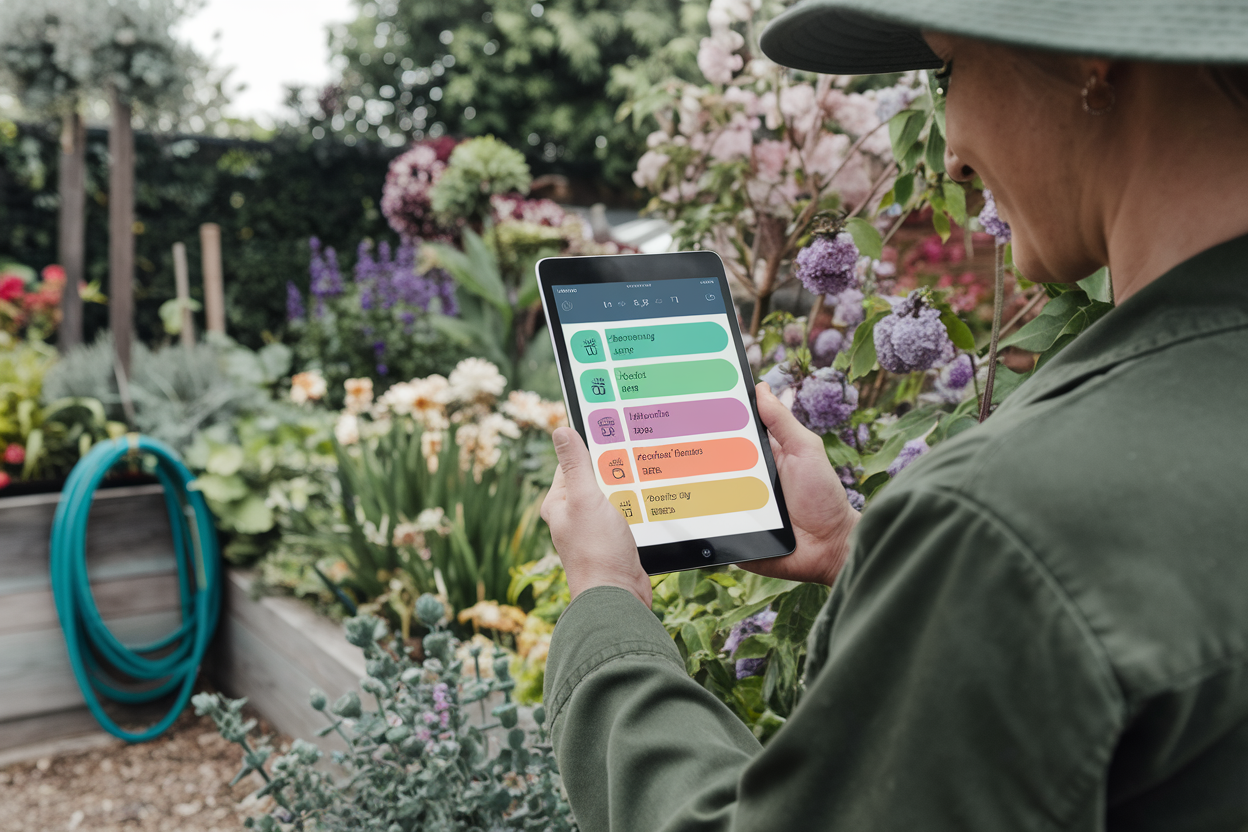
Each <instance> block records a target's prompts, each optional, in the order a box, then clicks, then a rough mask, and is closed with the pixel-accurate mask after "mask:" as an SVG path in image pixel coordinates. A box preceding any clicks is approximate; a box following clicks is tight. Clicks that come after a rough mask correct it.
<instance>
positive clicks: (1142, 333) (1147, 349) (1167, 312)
mask: <svg viewBox="0 0 1248 832" xmlns="http://www.w3.org/2000/svg"><path fill="white" fill-rule="evenodd" d="M1243 327H1248V234H1246V235H1244V236H1242V237H1236V238H1235V239H1233V240H1228V241H1227V242H1225V243H1220V244H1218V245H1216V246H1214V247H1213V248H1210V249H1207V250H1205V251H1203V252H1201V253H1200V254H1198V255H1196V256H1195V257H1192V258H1191V259H1189V260H1186V261H1184V262H1182V263H1180V264H1179V265H1177V266H1175V267H1174V268H1173V269H1171V270H1170V271H1168V272H1166V273H1165V274H1163V275H1162V276H1161V277H1159V278H1157V279H1156V280H1154V281H1153V282H1152V283H1150V284H1148V285H1147V286H1145V287H1144V288H1143V289H1141V290H1140V291H1139V292H1137V293H1136V294H1134V295H1132V296H1131V297H1130V298H1128V299H1127V300H1126V301H1124V302H1123V303H1122V305H1121V306H1118V307H1117V308H1115V309H1114V310H1112V311H1111V312H1109V314H1107V315H1105V316H1104V317H1103V318H1101V319H1100V320H1099V321H1097V322H1096V323H1095V324H1093V325H1092V326H1090V327H1088V329H1087V330H1085V331H1084V332H1083V333H1082V334H1080V335H1079V337H1078V338H1076V339H1075V340H1074V341H1072V342H1071V343H1070V345H1069V346H1067V347H1066V349H1064V350H1062V351H1061V352H1060V353H1058V354H1057V355H1056V356H1055V357H1054V358H1053V359H1052V360H1050V361H1049V362H1048V363H1046V364H1045V365H1044V366H1043V367H1041V368H1040V369H1039V370H1038V371H1036V374H1035V375H1034V376H1032V377H1031V378H1030V379H1028V380H1027V381H1026V383H1024V384H1023V385H1022V386H1021V387H1019V389H1018V390H1017V391H1015V393H1014V395H1013V396H1011V397H1010V398H1009V399H1007V400H1006V402H1005V403H1004V404H1003V405H1002V409H1004V408H1006V407H1009V408H1011V409H1012V408H1015V407H1020V406H1022V405H1026V404H1032V403H1034V402H1038V401H1041V400H1042V399H1045V398H1050V397H1052V396H1055V395H1060V394H1061V393H1063V392H1065V391H1066V390H1070V389H1072V388H1074V387H1076V386H1078V385H1079V384H1080V383H1082V382H1083V381H1084V380H1086V379H1087V378H1089V377H1091V376H1094V375H1098V374H1101V373H1105V372H1107V371H1109V370H1110V369H1111V368H1112V367H1114V366H1116V365H1118V364H1121V363H1123V362H1124V361H1130V360H1131V359H1134V358H1139V357H1141V356H1144V355H1147V354H1149V353H1152V352H1157V351H1158V350H1163V349H1166V348H1167V347H1170V346H1173V345H1175V344H1179V343H1182V342H1184V341H1189V340H1192V339H1195V338H1201V337H1205V336H1209V335H1212V334H1215V333H1218V332H1224V331H1226V330H1230V329H1238V328H1243Z"/></svg>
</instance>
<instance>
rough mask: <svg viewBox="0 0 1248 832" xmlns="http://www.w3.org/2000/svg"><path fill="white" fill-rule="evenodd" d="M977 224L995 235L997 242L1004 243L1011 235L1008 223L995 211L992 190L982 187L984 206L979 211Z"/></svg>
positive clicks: (995, 202)
mask: <svg viewBox="0 0 1248 832" xmlns="http://www.w3.org/2000/svg"><path fill="white" fill-rule="evenodd" d="M979 224H980V225H982V226H983V227H984V230H985V231H987V232H988V233H989V234H991V235H992V236H993V237H996V239H997V243H998V244H1000V245H1005V244H1006V243H1008V242H1009V241H1010V239H1011V237H1012V236H1013V234H1012V232H1011V231H1010V224H1009V223H1008V222H1006V221H1005V220H1003V219H1001V215H1000V214H998V213H997V200H996V199H995V198H994V197H993V195H992V191H990V190H988V189H987V188H984V208H983V210H982V211H980V212H979Z"/></svg>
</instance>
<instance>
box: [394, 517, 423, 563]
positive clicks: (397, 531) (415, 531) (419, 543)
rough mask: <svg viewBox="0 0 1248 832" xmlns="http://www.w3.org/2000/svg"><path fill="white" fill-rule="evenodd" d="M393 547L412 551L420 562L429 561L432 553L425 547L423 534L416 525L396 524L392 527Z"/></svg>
mask: <svg viewBox="0 0 1248 832" xmlns="http://www.w3.org/2000/svg"><path fill="white" fill-rule="evenodd" d="M391 542H393V543H394V545H395V546H398V547H407V548H409V549H414V550H415V551H416V554H418V555H420V559H421V560H429V558H431V557H432V556H433V552H431V551H430V549H429V547H428V546H426V545H425V533H424V530H423V529H421V528H420V525H419V524H418V523H398V524H396V525H395V527H394V538H393V540H392V541H391Z"/></svg>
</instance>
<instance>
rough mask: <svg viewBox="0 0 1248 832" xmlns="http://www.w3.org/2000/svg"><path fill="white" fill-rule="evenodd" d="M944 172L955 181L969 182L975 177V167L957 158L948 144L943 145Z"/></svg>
mask: <svg viewBox="0 0 1248 832" xmlns="http://www.w3.org/2000/svg"><path fill="white" fill-rule="evenodd" d="M945 172H946V173H948V174H949V178H950V179H952V180H954V181H955V182H970V181H971V180H972V179H974V178H975V169H974V168H973V167H971V166H970V165H968V164H967V163H966V162H963V161H962V160H961V159H959V158H958V154H956V153H954V152H953V150H952V149H950V147H949V146H948V145H945Z"/></svg>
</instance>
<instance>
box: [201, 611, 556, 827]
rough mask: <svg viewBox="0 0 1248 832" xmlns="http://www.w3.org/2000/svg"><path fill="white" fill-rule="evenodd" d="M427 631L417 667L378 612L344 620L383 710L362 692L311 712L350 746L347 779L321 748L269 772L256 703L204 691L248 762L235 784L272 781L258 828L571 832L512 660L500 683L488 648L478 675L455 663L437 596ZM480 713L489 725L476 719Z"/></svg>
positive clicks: (425, 616)
mask: <svg viewBox="0 0 1248 832" xmlns="http://www.w3.org/2000/svg"><path fill="white" fill-rule="evenodd" d="M416 611H417V614H418V615H419V617H420V621H421V623H422V624H423V625H424V626H426V627H428V628H429V629H430V632H429V634H428V635H426V636H425V637H424V640H423V642H422V646H423V648H424V655H425V659H424V661H423V662H417V661H415V660H414V658H413V656H412V653H411V651H410V650H408V649H407V648H406V647H405V646H404V645H403V643H401V642H399V641H397V640H394V639H391V640H389V642H388V643H384V642H385V628H384V625H383V624H382V622H381V621H379V620H378V619H375V618H372V617H370V616H360V617H357V618H352V619H350V620H348V621H347V622H346V633H347V640H348V641H349V642H351V643H352V644H354V645H355V646H357V647H359V648H361V649H362V650H363V651H364V657H365V659H366V660H367V662H368V664H367V667H368V673H369V675H368V676H366V677H365V678H364V679H362V680H360V687H361V689H362V690H363V691H364V692H365V693H366V694H368V695H369V696H371V697H372V698H373V700H374V701H375V702H376V703H377V708H376V710H372V709H365V707H364V703H362V702H361V700H360V697H359V696H358V695H357V694H356V693H355V692H354V691H352V692H349V693H347V694H346V695H344V696H343V697H342V698H340V699H338V700H337V701H336V702H334V703H333V704H332V705H331V704H329V702H328V701H327V699H326V696H325V694H324V693H321V692H320V691H316V690H314V691H312V695H311V705H312V707H313V708H315V709H316V710H318V711H321V712H322V713H324V714H325V716H326V718H327V719H328V722H329V724H328V725H327V726H326V728H325V729H323V730H322V731H321V732H320V735H322V736H324V735H326V734H328V733H331V732H333V733H336V734H338V736H340V737H341V738H342V739H343V741H344V742H346V744H347V751H346V752H335V753H334V754H333V760H334V762H336V763H338V764H339V765H341V766H342V767H343V768H345V769H346V770H347V773H348V774H349V775H350V779H349V780H348V781H347V782H346V783H339V782H337V781H335V780H334V778H333V777H332V776H331V775H330V774H328V773H326V772H324V771H321V770H319V769H317V768H315V767H314V766H315V764H316V763H317V761H318V760H319V759H320V758H321V756H322V754H321V751H320V750H319V749H318V748H317V747H316V746H315V745H313V744H312V743H310V742H306V741H304V740H296V741H295V743H294V744H293V745H292V747H291V749H290V751H289V752H288V753H287V754H284V755H282V756H280V757H278V758H277V759H275V760H273V762H272V764H271V765H269V766H268V768H267V769H266V767H265V764H266V762H267V761H268V759H269V757H270V756H271V755H272V753H273V749H272V748H271V747H270V746H269V744H268V743H267V741H265V740H260V741H259V742H256V743H255V744H253V741H252V739H251V732H252V730H253V728H254V727H255V722H254V721H247V722H244V721H243V719H242V716H241V709H242V705H243V704H244V702H245V701H246V700H233V701H231V700H225V699H222V698H221V697H220V696H218V695H217V694H210V693H201V694H199V695H197V696H196V697H195V698H194V700H193V702H194V704H195V712H196V713H197V714H201V715H202V714H208V715H210V716H211V717H212V719H213V721H214V722H215V723H216V725H217V728H218V730H219V731H220V732H221V735H222V736H223V737H225V738H226V739H227V740H229V741H231V742H235V743H238V744H239V745H240V746H242V748H243V752H244V754H243V766H242V768H241V769H240V771H239V773H238V775H237V776H236V777H235V778H234V782H237V781H238V780H240V779H242V778H243V777H245V776H247V775H248V774H250V773H252V772H257V773H258V774H259V775H260V776H261V777H262V778H263V779H264V781H265V785H264V787H263V788H261V789H260V791H259V792H258V794H259V795H261V796H265V795H268V796H271V797H272V798H273V800H274V802H275V803H276V804H277V806H278V809H277V810H275V811H274V812H273V813H271V814H269V815H264V816H261V817H260V818H258V819H253V820H249V821H248V822H247V825H248V826H249V827H250V828H255V829H260V830H266V832H267V830H274V829H303V828H305V827H306V828H316V829H321V830H326V832H334V831H336V830H358V829H378V830H386V832H414V830H422V832H424V831H425V830H428V832H439V831H440V830H441V831H444V832H452V830H460V829H500V830H501V829H531V830H538V829H541V830H549V832H564V831H565V830H573V829H575V828H576V825H575V821H574V820H573V818H572V812H571V808H570V807H569V806H568V804H567V801H566V800H565V799H564V797H563V794H562V789H561V782H560V778H559V772H558V768H557V766H556V763H555V758H554V754H553V753H552V752H551V748H550V745H549V744H548V742H547V735H546V731H545V729H544V728H543V727H542V723H543V722H544V721H545V713H544V712H543V709H542V708H540V707H539V708H537V709H535V711H534V714H533V717H534V719H535V720H536V721H537V724H538V727H537V730H536V731H526V730H524V729H523V728H521V727H519V721H520V714H519V711H518V709H517V706H516V703H515V702H513V701H512V698H511V690H512V688H513V687H514V685H515V683H514V682H513V681H512V679H511V676H510V671H509V669H508V658H507V657H506V656H505V655H503V654H501V653H499V652H496V653H495V654H494V656H493V657H487V661H491V660H492V664H493V667H492V671H493V673H492V675H491V676H489V677H488V678H487V675H486V674H485V673H484V672H483V668H482V667H481V652H482V651H481V648H480V647H474V648H472V649H471V660H472V665H473V666H472V670H471V671H470V672H465V668H464V662H463V661H462V660H460V659H457V658H456V656H455V653H456V647H457V642H456V641H455V640H454V639H453V638H452V637H451V635H450V633H448V632H447V631H446V630H445V629H444V627H443V617H444V614H445V608H444V606H443V604H442V602H441V601H439V600H438V599H437V598H434V597H433V596H432V595H424V596H422V597H421V598H420V600H419V601H418V602H417V604H416ZM495 693H501V694H502V699H503V702H502V703H501V704H499V705H498V706H497V707H494V708H493V709H492V711H491V712H490V713H491V716H493V718H494V719H493V720H491V721H485V714H486V710H485V709H486V705H485V699H486V697H488V696H490V695H491V694H495ZM474 704H475V705H477V707H479V708H480V711H481V716H482V721H483V723H484V724H480V725H474V724H472V722H471V721H470V720H469V709H470V708H471V706H473V705H474ZM495 730H501V731H506V734H505V735H504V737H503V742H501V743H499V745H500V746H501V748H500V750H499V751H498V752H497V753H496V754H494V755H492V756H491V755H490V753H489V732H491V731H495Z"/></svg>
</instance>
